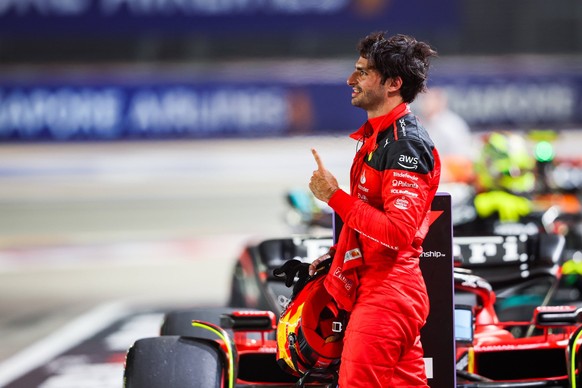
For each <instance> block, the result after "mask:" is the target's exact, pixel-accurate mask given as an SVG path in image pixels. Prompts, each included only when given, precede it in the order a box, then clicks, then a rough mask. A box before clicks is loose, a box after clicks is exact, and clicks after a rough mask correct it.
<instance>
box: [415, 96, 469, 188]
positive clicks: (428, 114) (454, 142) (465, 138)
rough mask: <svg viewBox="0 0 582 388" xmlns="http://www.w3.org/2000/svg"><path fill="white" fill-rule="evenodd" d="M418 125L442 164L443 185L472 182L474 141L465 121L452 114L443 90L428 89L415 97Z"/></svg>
mask: <svg viewBox="0 0 582 388" xmlns="http://www.w3.org/2000/svg"><path fill="white" fill-rule="evenodd" d="M415 106H418V108H419V118H420V119H421V121H422V125H423V126H424V127H425V128H426V129H427V131H428V132H429V133H430V137H431V138H432V139H433V141H434V143H435V145H436V147H437V149H438V150H439V154H440V156H441V161H442V168H443V170H442V177H441V181H443V182H451V181H452V182H468V181H470V180H472V179H473V177H472V171H473V162H474V161H475V159H476V155H478V150H477V148H476V145H475V140H474V138H473V135H472V133H471V129H470V127H469V125H468V124H467V122H466V121H465V119H463V118H462V117H461V116H460V115H458V114H457V113H455V112H453V111H452V110H451V109H450V107H449V100H448V96H447V93H446V91H445V90H444V89H442V88H439V87H433V88H429V89H428V90H427V92H426V93H423V94H422V95H421V96H419V98H418V100H417V101H416V104H415Z"/></svg>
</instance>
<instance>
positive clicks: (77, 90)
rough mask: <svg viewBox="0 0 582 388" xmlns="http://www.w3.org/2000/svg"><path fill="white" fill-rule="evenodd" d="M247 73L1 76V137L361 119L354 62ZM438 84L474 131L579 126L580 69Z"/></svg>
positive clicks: (300, 125) (301, 129)
mask: <svg viewBox="0 0 582 388" xmlns="http://www.w3.org/2000/svg"><path fill="white" fill-rule="evenodd" d="M248 67H249V66H248V64H243V65H241V66H240V67H238V66H236V65H235V66H233V67H232V68H230V69H229V70H228V71H218V70H214V71H205V70H193V71H192V72H191V73H189V72H185V73H184V74H183V76H182V75H180V74H173V75H172V76H171V77H170V76H168V74H167V72H166V73H153V72H152V73H149V74H141V75H134V76H128V72H127V71H126V72H125V73H121V74H116V73H109V74H98V73H97V72H93V73H90V74H82V75H79V74H74V73H71V74H67V75H64V74H60V75H54V76H53V75H50V74H42V75H35V76H34V77H29V78H26V77H20V76H12V75H11V74H3V75H0V141H69V140H73V141H79V140H118V139H119V140H129V139H201V138H220V137H265V136H277V137H279V136H291V135H309V134H337V135H338V136H341V135H346V134H349V133H351V132H352V131H355V130H356V129H357V128H359V127H360V125H362V123H363V122H364V121H365V120H366V115H365V112H364V111H363V110H362V109H359V108H355V107H353V106H352V105H351V97H350V94H351V89H350V87H349V86H347V85H346V79H347V77H348V76H349V74H350V72H351V71H352V68H353V62H350V61H343V62H342V61H340V63H339V64H338V63H336V62H332V61H329V63H327V64H326V63H319V64H299V65H297V64H286V65H284V66H283V65H275V64H271V65H268V64H266V65H263V66H262V67H261V69H260V70H259V71H258V73H259V74H255V73H253V72H252V71H250V70H249V69H248ZM436 70H439V69H436ZM227 73H228V74H227ZM435 86H438V87H441V88H443V89H445V91H446V92H447V94H448V97H449V98H448V100H449V106H450V108H451V109H452V110H453V111H455V112H457V113H458V114H459V115H460V116H461V117H463V118H464V119H465V120H466V121H467V123H468V124H469V126H470V128H471V129H472V130H473V131H481V130H490V129H510V130H511V129H518V130H530V129H554V130H560V129H572V128H580V127H581V126H582V109H581V108H582V75H581V74H579V73H560V72H559V71H556V72H555V73H554V74H547V75H545V76H540V75H537V76H536V75H533V74H521V75H513V74H504V73H500V74H495V75H481V74H470V73H465V74H463V73H458V74H457V75H456V77H451V76H449V75H448V74H446V73H444V72H442V71H441V72H439V71H435V73H434V74H433V75H432V76H431V78H430V83H429V87H435ZM415 104H416V102H414V103H413V104H412V108H413V111H417V112H419V110H418V108H419V107H417V106H416V105H415Z"/></svg>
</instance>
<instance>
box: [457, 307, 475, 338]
mask: <svg viewBox="0 0 582 388" xmlns="http://www.w3.org/2000/svg"><path fill="white" fill-rule="evenodd" d="M455 342H456V343H457V344H472V343H473V307H471V306H468V305H455Z"/></svg>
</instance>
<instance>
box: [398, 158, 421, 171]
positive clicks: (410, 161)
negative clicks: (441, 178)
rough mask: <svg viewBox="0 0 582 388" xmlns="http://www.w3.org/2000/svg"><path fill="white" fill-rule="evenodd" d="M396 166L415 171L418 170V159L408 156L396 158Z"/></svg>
mask: <svg viewBox="0 0 582 388" xmlns="http://www.w3.org/2000/svg"><path fill="white" fill-rule="evenodd" d="M398 165H399V166H400V167H402V168H405V169H407V170H416V169H417V168H418V158H417V157H413V156H408V155H400V156H399V157H398Z"/></svg>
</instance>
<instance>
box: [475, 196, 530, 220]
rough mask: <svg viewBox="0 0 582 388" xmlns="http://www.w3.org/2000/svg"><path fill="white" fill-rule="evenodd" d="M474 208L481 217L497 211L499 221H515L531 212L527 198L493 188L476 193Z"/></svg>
mask: <svg viewBox="0 0 582 388" xmlns="http://www.w3.org/2000/svg"><path fill="white" fill-rule="evenodd" d="M475 209H476V210H477V213H478V214H479V217H481V218H486V217H490V216H492V215H494V214H495V213H498V214H499V220H500V221H501V222H517V221H519V219H520V218H521V217H523V216H526V215H528V214H529V213H530V212H531V210H532V203H531V201H530V200H529V199H527V198H524V197H521V196H517V195H513V194H511V193H508V192H505V191H498V190H494V191H489V192H485V193H480V194H477V196H475Z"/></svg>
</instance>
